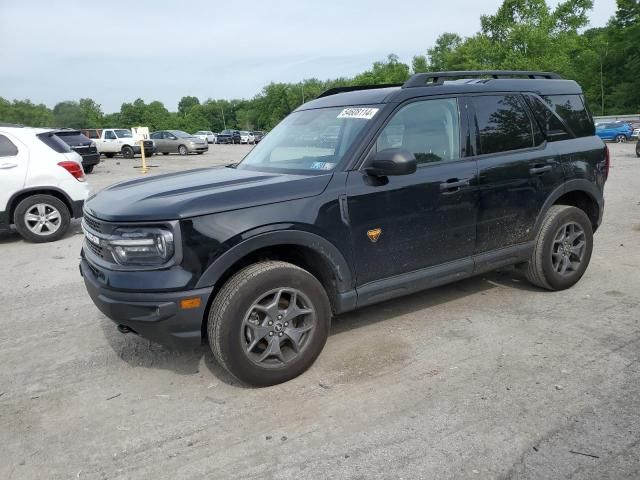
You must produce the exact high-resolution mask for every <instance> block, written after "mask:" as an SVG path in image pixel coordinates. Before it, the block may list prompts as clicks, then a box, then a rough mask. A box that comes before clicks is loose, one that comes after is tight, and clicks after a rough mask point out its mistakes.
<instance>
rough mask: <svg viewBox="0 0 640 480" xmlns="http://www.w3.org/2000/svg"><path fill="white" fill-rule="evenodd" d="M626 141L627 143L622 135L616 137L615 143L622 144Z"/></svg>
mask: <svg viewBox="0 0 640 480" xmlns="http://www.w3.org/2000/svg"><path fill="white" fill-rule="evenodd" d="M626 141H627V137H625V136H624V135H618V136H617V137H616V142H618V143H624V142H626Z"/></svg>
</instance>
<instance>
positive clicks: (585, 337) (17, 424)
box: [0, 144, 640, 479]
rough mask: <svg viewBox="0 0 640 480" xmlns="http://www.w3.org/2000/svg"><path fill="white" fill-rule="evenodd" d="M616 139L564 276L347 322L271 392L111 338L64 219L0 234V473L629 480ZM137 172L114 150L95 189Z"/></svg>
mask: <svg viewBox="0 0 640 480" xmlns="http://www.w3.org/2000/svg"><path fill="white" fill-rule="evenodd" d="M610 148H611V149H612V158H613V168H612V172H611V176H610V179H609V183H608V184H607V188H606V200H607V206H606V211H605V219H604V224H603V226H602V227H601V229H600V230H599V231H598V233H597V234H596V237H595V248H594V254H593V258H592V260H591V266H590V267H589V269H588V270H587V273H586V275H585V277H584V278H583V279H582V281H581V282H580V283H578V285H576V286H575V287H574V288H572V289H571V290H569V291H565V292H557V293H550V292H544V291H541V290H537V289H535V288H533V287H531V286H529V285H528V284H527V283H526V282H524V281H523V280H522V279H521V278H520V277H519V276H517V274H516V273H514V272H512V271H509V270H505V271H502V272H498V273H493V274H489V275H485V276H482V277H477V278H473V279H470V280H466V281H462V282H459V283H456V284H452V285H448V286H445V287H441V288H437V289H435V290H431V291H427V292H423V293H419V294H416V295H412V296H410V297H406V298H403V299H399V300H394V301H390V302H386V303H383V304H380V305H377V306H374V307H371V308H367V309H365V310H361V311H359V312H355V313H352V314H348V315H344V316H341V317H340V318H338V319H336V320H335V321H334V324H333V327H332V335H331V337H330V338H329V341H328V343H327V346H326V348H325V350H324V352H323V353H322V355H321V356H320V358H319V359H318V361H317V362H316V364H315V365H314V366H313V367H312V368H311V370H309V371H308V372H307V373H306V374H304V375H302V376H301V377H299V378H297V379H295V380H293V381H291V382H289V383H286V384H283V385H280V386H276V387H271V388H267V389H246V388H242V387H239V386H238V385H236V384H234V383H233V381H231V380H230V379H229V378H228V377H227V376H225V374H224V373H223V372H222V371H221V370H220V368H219V367H218V366H217V365H216V364H215V362H214V360H213V358H212V355H211V353H210V352H209V351H208V349H207V348H206V347H203V348H201V349H199V350H197V351H190V352H176V351H170V350H167V349H164V348H163V347H161V346H159V345H155V344H151V343H149V342H148V341H146V340H143V339H140V338H138V337H135V336H133V335H121V334H120V333H118V332H117V331H116V328H115V325H114V324H113V323H112V322H111V321H110V320H108V319H106V318H105V317H104V316H103V315H102V314H101V313H100V312H99V311H98V310H97V309H96V308H95V307H94V305H93V303H92V302H91V300H90V299H89V297H88V295H87V294H86V292H85V289H84V285H83V282H82V279H81V277H80V275H79V273H78V257H79V250H80V245H81V240H82V237H81V235H80V234H79V230H80V229H79V224H78V223H77V222H75V223H74V227H73V229H72V232H71V233H70V234H68V235H67V236H66V237H65V238H64V239H62V240H60V241H58V242H55V243H53V244H41V245H32V244H27V243H25V242H24V241H22V239H21V238H20V237H19V236H18V235H17V234H5V235H3V236H0V258H1V260H2V263H1V265H2V268H1V269H0V285H1V290H0V326H1V327H2V328H1V330H0V446H1V447H0V478H2V479H11V478H21V479H36V478H38V479H39V478H52V479H54V478H98V479H102V478H109V479H111V478H119V479H125V478H126V479H131V478H154V479H165V478H166V479H173V478H180V479H184V478H211V479H232V478H243V479H244V478H261V479H281V478H282V479H284V478H296V479H297V478H309V479H319V478H331V479H334V478H362V479H373V478H390V479H400V478H404V479H421V478H424V479H435V478H478V479H479V478H482V479H485V478H540V479H542V478H545V479H546V478H554V479H561V478H593V479H606V478H611V479H614V478H615V479H621V478H629V479H632V478H633V479H637V478H640V361H639V360H640V305H639V304H640V273H639V272H640V249H639V248H638V247H639V245H640V241H639V240H640V159H637V158H636V157H635V155H634V154H633V145H631V144H628V145H611V146H610ZM248 149H249V147H246V146H232V145H229V146H223V145H213V146H211V149H210V151H209V153H207V154H205V155H202V156H189V157H188V158H185V157H179V156H177V155H171V156H167V157H163V156H160V157H153V158H152V159H151V161H150V163H151V164H152V165H157V166H158V167H155V168H153V169H152V173H151V174H155V173H160V172H166V171H174V170H181V169H184V168H195V167H200V166H203V165H210V164H220V163H228V162H233V161H237V160H239V158H241V156H242V155H243V154H244V153H245V152H246V151H248ZM134 163H139V160H136V161H135V162H134ZM135 176H140V173H139V171H138V170H135V169H133V168H132V161H130V160H129V161H128V160H125V159H117V158H115V159H111V160H105V161H104V162H103V163H102V164H101V165H99V166H98V167H97V168H96V170H95V173H94V174H93V175H90V176H89V181H90V182H91V184H92V185H93V186H94V189H96V190H99V189H100V188H102V187H104V186H106V185H109V184H110V183H113V182H114V181H117V180H121V179H125V178H130V177H135Z"/></svg>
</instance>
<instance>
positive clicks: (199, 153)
mask: <svg viewBox="0 0 640 480" xmlns="http://www.w3.org/2000/svg"><path fill="white" fill-rule="evenodd" d="M196 153H197V154H198V155H202V154H203V153H204V152H196Z"/></svg>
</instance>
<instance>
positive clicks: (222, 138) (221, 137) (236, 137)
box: [216, 130, 240, 144]
mask: <svg viewBox="0 0 640 480" xmlns="http://www.w3.org/2000/svg"><path fill="white" fill-rule="evenodd" d="M216 143H238V144H239V143H240V131H239V130H223V131H221V132H220V133H219V134H218V135H217V136H216Z"/></svg>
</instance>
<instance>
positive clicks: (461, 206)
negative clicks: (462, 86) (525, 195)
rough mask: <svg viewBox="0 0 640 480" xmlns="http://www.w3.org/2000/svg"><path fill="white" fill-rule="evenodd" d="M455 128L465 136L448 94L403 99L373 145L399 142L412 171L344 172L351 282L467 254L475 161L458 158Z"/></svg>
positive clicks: (474, 201)
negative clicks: (382, 174)
mask: <svg viewBox="0 0 640 480" xmlns="http://www.w3.org/2000/svg"><path fill="white" fill-rule="evenodd" d="M461 130H462V131H464V133H463V134H462V136H465V135H466V128H462V129H461V121H460V113H459V109H458V102H457V100H456V99H455V98H446V99H432V100H422V101H418V102H413V103H410V104H408V105H406V106H404V107H403V108H401V109H400V110H399V111H398V112H397V113H396V114H394V116H393V117H392V118H391V120H390V121H389V123H388V124H387V126H386V127H385V128H384V129H383V131H382V132H381V133H380V135H379V137H378V139H377V141H376V144H375V146H374V148H373V150H374V151H379V150H383V149H386V148H405V149H407V150H409V151H410V152H412V153H413V154H414V155H415V156H416V159H417V160H418V169H417V171H416V172H415V173H413V174H410V175H403V176H391V177H386V178H383V179H375V178H372V177H369V176H367V175H365V174H364V173H363V172H362V171H353V172H350V173H349V176H348V178H347V190H346V191H347V202H348V211H349V219H350V225H351V235H352V243H353V246H354V254H355V259H356V270H357V284H358V285H364V284H367V283H369V282H372V281H375V280H379V279H383V278H387V277H391V276H393V275H398V274H402V273H406V272H411V271H415V270H419V269H422V268H425V267H430V266H434V265H438V264H442V263H446V262H449V261H452V260H456V259H460V258H463V257H467V256H470V255H472V254H473V250H474V243H475V230H476V211H477V191H476V187H475V182H476V175H477V168H476V163H475V161H473V160H468V159H465V158H461V151H460V138H461V133H460V132H461ZM365 164H366V162H365Z"/></svg>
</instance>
